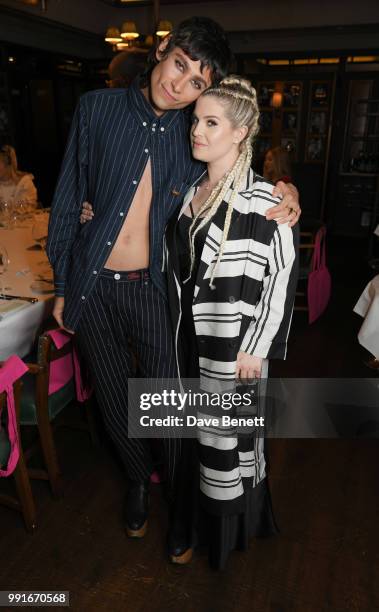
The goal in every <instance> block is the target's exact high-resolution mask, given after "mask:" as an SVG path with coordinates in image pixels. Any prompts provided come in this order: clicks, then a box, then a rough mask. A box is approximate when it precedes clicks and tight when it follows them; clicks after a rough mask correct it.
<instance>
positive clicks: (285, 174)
mask: <svg viewBox="0 0 379 612" xmlns="http://www.w3.org/2000/svg"><path fill="white" fill-rule="evenodd" d="M263 176H264V178H265V179H267V180H268V181H271V182H272V183H274V184H275V185H276V183H277V182H278V181H283V183H291V182H292V180H291V160H290V156H289V153H288V151H287V150H286V149H284V148H283V147H274V148H273V149H269V150H268V151H267V153H266V155H265V160H264V164H263Z"/></svg>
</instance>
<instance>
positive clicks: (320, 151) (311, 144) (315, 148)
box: [305, 136, 325, 162]
mask: <svg viewBox="0 0 379 612" xmlns="http://www.w3.org/2000/svg"><path fill="white" fill-rule="evenodd" d="M324 159H325V138H321V137H320V136H314V137H310V138H309V139H308V142H307V144H306V148H305V161H307V162H319V161H323V160H324Z"/></svg>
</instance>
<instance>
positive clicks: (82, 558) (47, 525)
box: [0, 245, 379, 612]
mask: <svg viewBox="0 0 379 612" xmlns="http://www.w3.org/2000/svg"><path fill="white" fill-rule="evenodd" d="M337 246H338V245H337ZM348 255H349V253H348V252H346V253H345V254H344V255H343V254H341V253H340V249H339V248H338V249H337V248H336V249H335V252H334V258H333V260H332V261H333V266H334V267H335V268H336V269H337V270H338V274H339V276H338V278H339V281H338V282H337V281H335V286H334V299H333V302H332V304H331V305H330V307H329V309H328V313H327V314H326V315H325V316H324V317H323V318H322V319H321V320H320V321H319V322H317V323H316V324H314V325H313V326H312V327H308V325H307V324H306V320H305V316H304V315H296V316H295V319H294V325H293V329H292V332H291V340H290V347H289V355H288V361H287V362H286V363H285V365H283V367H282V369H281V371H280V373H281V374H282V375H287V376H336V377H337V376H338V377H339V376H341V377H349V376H354V377H367V376H377V374H376V373H375V372H373V371H370V370H368V369H367V368H366V366H365V365H364V361H365V359H366V357H367V354H366V353H365V351H364V350H363V349H361V348H360V347H359V346H358V345H357V342H356V333H357V330H358V328H359V324H360V320H359V318H358V317H357V316H356V315H353V314H352V307H353V306H354V303H355V301H356V299H357V298H358V297H359V295H360V292H361V291H362V289H363V288H364V285H365V282H366V280H367V278H369V277H370V273H369V272H368V271H367V270H366V268H365V267H364V266H363V265H362V266H361V265H360V262H359V260H356V257H355V256H354V255H353V253H351V254H350V259H349V257H348ZM333 266H332V267H333ZM358 274H359V276H357V275H358ZM371 276H372V274H371ZM366 277H367V278H366ZM57 442H58V448H59V455H60V459H61V463H62V466H63V469H64V474H65V479H66V487H65V495H64V498H63V499H61V500H59V501H55V500H52V499H51V497H50V495H49V492H48V488H47V486H46V485H45V484H44V483H33V491H34V494H35V498H36V503H37V507H38V518H39V526H38V530H37V532H36V533H35V534H34V535H32V536H30V535H28V534H26V532H25V530H24V528H23V524H22V521H21V518H20V517H19V516H18V515H17V513H15V512H13V511H11V510H8V509H5V508H1V507H0V525H1V527H0V530H1V541H0V547H1V550H0V559H1V570H0V589H9V590H17V589H23V590H26V589H27V590H47V589H55V590H60V589H62V590H69V591H70V594H71V609H72V610H75V611H79V612H82V611H83V612H87V611H88V612H92V611H97V610H107V611H108V610H109V611H110V612H116V611H129V610H130V611H132V610H133V612H134V611H136V612H142V611H143V612H158V611H159V612H161V611H163V610H164V611H166V610H173V611H174V612H187V611H188V612H192V611H196V612H203V611H204V612H229V611H230V612H232V611H233V612H237V611H238V612H242V611H246V612H247V611H249V612H250V611H253V612H287V611H288V612H320V611H322V612H323V611H325V612H326V611H330V612H342V611H352V612H353V611H354V612H374V611H375V610H379V552H378V551H379V546H378V544H379V538H378V517H379V478H378V465H379V441H378V440H377V439H360V440H270V441H269V450H270V464H271V471H270V483H271V491H272V498H273V506H274V511H275V515H276V519H277V522H278V524H279V527H280V530H281V533H280V535H279V536H277V537H274V538H272V539H259V540H258V539H255V540H252V542H251V546H250V550H249V552H248V553H241V552H234V553H233V554H232V555H231V557H230V560H229V563H228V566H227V569H226V570H225V571H224V572H221V573H220V572H215V571H212V570H210V569H209V567H208V561H207V555H206V552H205V551H199V552H198V553H197V554H196V556H195V558H194V560H193V562H192V563H191V564H190V565H189V566H187V567H182V568H180V567H174V566H171V565H169V564H168V563H167V561H166V554H165V528H166V512H165V504H164V502H163V500H162V496H161V492H160V487H159V485H154V486H153V490H152V499H151V515H150V521H149V529H148V533H147V535H146V537H145V538H144V539H143V540H141V541H131V540H128V539H127V538H126V536H125V535H124V532H123V525H122V520H121V506H122V502H123V499H124V494H125V485H124V478H123V474H122V471H121V469H120V467H119V464H118V462H117V460H116V459H115V457H114V455H113V453H112V451H111V449H110V448H109V445H108V444H107V442H106V441H105V442H104V443H103V446H102V449H101V451H100V452H95V451H94V449H93V448H92V447H91V445H90V442H89V439H88V437H87V436H86V434H85V433H83V432H79V431H72V430H68V429H61V430H59V431H58V432H57Z"/></svg>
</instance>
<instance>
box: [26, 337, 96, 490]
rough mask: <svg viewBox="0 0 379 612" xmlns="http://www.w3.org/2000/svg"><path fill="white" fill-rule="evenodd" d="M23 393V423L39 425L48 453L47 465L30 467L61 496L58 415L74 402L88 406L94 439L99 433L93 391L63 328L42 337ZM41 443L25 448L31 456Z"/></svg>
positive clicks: (91, 432)
mask: <svg viewBox="0 0 379 612" xmlns="http://www.w3.org/2000/svg"><path fill="white" fill-rule="evenodd" d="M28 367H29V374H28V375H26V376H25V377H24V388H23V393H22V396H21V406H20V424H21V425H36V426H37V428H38V433H39V442H40V444H41V448H42V453H43V457H44V463H45V469H35V468H33V469H32V468H30V469H29V475H30V476H31V477H32V478H37V479H42V480H48V481H49V483H50V487H51V490H52V493H53V495H54V496H55V497H59V496H60V495H61V493H62V490H63V483H62V479H61V470H60V467H59V463H58V458H57V452H56V447H55V441H54V436H53V424H54V421H55V419H56V417H57V416H58V415H59V414H60V413H61V412H62V410H63V409H64V408H66V406H68V405H69V404H71V403H72V402H80V403H83V404H84V406H85V410H86V413H87V420H88V423H89V428H87V430H88V429H89V430H90V435H91V438H92V441H94V440H96V433H95V429H94V425H93V421H92V415H91V410H90V408H89V402H88V400H89V396H90V391H89V390H88V389H87V388H85V387H84V386H83V383H82V378H81V374H80V366H79V361H78V358H77V355H76V351H75V348H74V346H73V338H72V336H70V335H69V334H66V333H65V332H63V331H61V330H52V331H49V332H45V333H44V334H42V335H41V336H40V337H39V339H38V355H37V362H36V363H33V364H31V363H28ZM38 447H39V445H34V446H33V447H31V448H30V449H28V451H26V452H25V456H26V458H27V459H28V458H29V457H30V456H31V455H32V454H33V453H34V452H35V450H36V449H37V448H38Z"/></svg>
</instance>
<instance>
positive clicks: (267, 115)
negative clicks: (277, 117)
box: [259, 111, 272, 134]
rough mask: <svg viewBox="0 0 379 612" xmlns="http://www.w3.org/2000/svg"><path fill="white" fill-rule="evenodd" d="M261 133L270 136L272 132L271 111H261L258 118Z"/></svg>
mask: <svg viewBox="0 0 379 612" xmlns="http://www.w3.org/2000/svg"><path fill="white" fill-rule="evenodd" d="M259 122H260V126H261V133H262V134H271V131H272V111H262V112H261V115H260V118H259Z"/></svg>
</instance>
